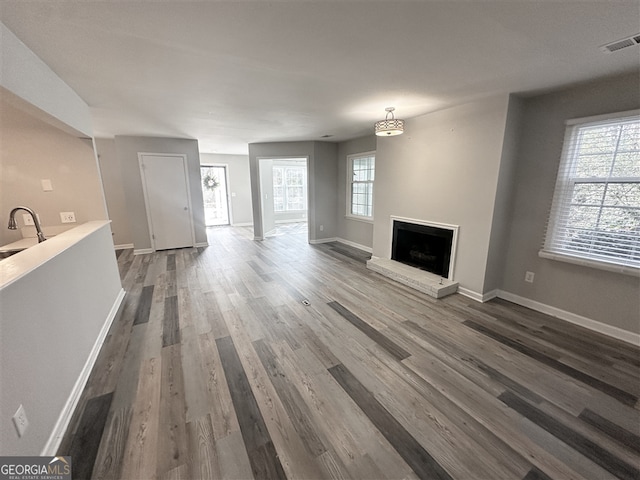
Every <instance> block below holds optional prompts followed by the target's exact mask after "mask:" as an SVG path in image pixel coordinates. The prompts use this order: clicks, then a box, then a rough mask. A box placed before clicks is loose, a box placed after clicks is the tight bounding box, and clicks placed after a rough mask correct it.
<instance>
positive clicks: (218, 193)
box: [200, 166, 229, 227]
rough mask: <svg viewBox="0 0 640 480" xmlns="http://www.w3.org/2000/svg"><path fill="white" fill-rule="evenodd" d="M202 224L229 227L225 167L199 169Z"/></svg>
mask: <svg viewBox="0 0 640 480" xmlns="http://www.w3.org/2000/svg"><path fill="white" fill-rule="evenodd" d="M200 174H201V178H202V196H203V198H204V222H205V225H206V226H207V227H212V226H214V225H229V197H228V196H227V167H223V166H206V167H200Z"/></svg>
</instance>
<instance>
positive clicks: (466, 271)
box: [373, 95, 509, 296]
mask: <svg viewBox="0 0 640 480" xmlns="http://www.w3.org/2000/svg"><path fill="white" fill-rule="evenodd" d="M508 100H509V98H508V96H507V95H502V96H496V97H492V98H487V99H483V100H479V101H476V102H473V103H468V104H465V105H460V106H457V107H453V108H449V109H447V110H441V111H438V112H434V113H431V114H427V115H423V116H420V117H417V118H413V119H409V120H407V121H406V129H405V134H404V135H401V136H398V137H388V138H380V139H379V140H378V143H377V148H376V180H375V189H374V208H375V220H374V229H373V255H374V256H377V257H381V258H389V257H390V249H391V223H390V215H395V216H402V217H408V218H413V219H418V220H426V221H433V222H439V223H447V224H454V225H459V226H460V231H459V237H458V251H457V256H456V265H455V270H454V280H455V281H458V282H460V286H461V287H462V288H464V289H466V290H467V291H468V292H469V293H471V294H474V296H479V295H482V294H483V293H484V286H485V275H486V268H487V259H488V254H489V241H490V235H491V226H492V222H493V214H494V205H495V201H496V191H497V188H498V177H499V171H500V164H501V160H502V152H503V140H504V134H505V125H506V120H507V110H508Z"/></svg>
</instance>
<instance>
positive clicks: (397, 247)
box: [391, 219, 456, 279]
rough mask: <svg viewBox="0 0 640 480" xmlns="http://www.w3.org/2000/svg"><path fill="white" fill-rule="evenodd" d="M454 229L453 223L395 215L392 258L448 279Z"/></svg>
mask: <svg viewBox="0 0 640 480" xmlns="http://www.w3.org/2000/svg"><path fill="white" fill-rule="evenodd" d="M443 227H445V228H443ZM455 233H456V228H455V227H450V226H444V225H438V224H428V223H424V222H421V223H413V222H407V221H401V220H396V219H394V220H393V238H392V243H391V259H392V260H395V261H396V262H401V263H404V264H405V265H409V266H412V267H415V268H419V269H421V270H425V271H427V272H431V273H433V274H435V275H438V276H440V277H443V278H449V279H451V278H452V276H453V275H452V274H453V271H452V261H451V260H452V251H453V248H454V245H455Z"/></svg>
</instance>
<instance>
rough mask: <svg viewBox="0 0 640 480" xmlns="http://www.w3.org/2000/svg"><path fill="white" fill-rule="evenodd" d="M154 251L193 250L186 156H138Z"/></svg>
mask: <svg viewBox="0 0 640 480" xmlns="http://www.w3.org/2000/svg"><path fill="white" fill-rule="evenodd" d="M139 161H140V170H141V172H142V182H143V185H144V190H145V202H146V205H147V216H148V220H149V230H150V233H151V244H152V246H153V248H154V250H166V249H170V248H182V247H192V246H193V245H194V244H195V242H194V233H193V217H192V215H191V201H190V198H189V184H188V179H187V169H186V161H187V159H186V158H185V156H184V155H153V154H139Z"/></svg>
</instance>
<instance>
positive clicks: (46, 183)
mask: <svg viewBox="0 0 640 480" xmlns="http://www.w3.org/2000/svg"><path fill="white" fill-rule="evenodd" d="M40 183H41V184H42V191H43V192H53V184H52V183H51V180H49V179H48V178H45V179H43V180H40Z"/></svg>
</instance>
